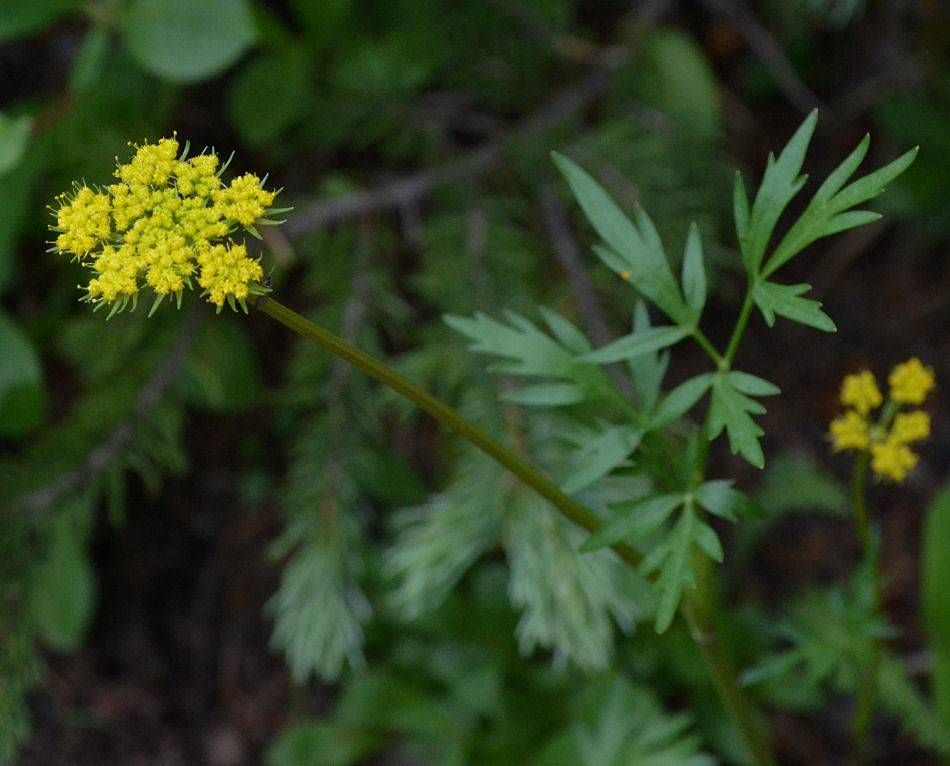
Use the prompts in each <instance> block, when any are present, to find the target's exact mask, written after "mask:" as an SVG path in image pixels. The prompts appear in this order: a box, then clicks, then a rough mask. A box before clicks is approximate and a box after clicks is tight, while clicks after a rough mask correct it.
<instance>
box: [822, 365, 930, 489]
mask: <svg viewBox="0 0 950 766" xmlns="http://www.w3.org/2000/svg"><path fill="white" fill-rule="evenodd" d="M887 382H888V385H889V386H890V391H889V396H888V403H887V404H886V406H885V407H884V409H883V410H882V412H881V416H880V418H879V419H878V421H877V422H876V423H871V421H870V420H869V419H868V414H869V413H870V412H871V410H874V409H877V408H878V407H880V406H881V404H882V403H883V402H884V397H883V396H882V395H881V392H880V390H879V389H878V387H877V381H876V380H875V379H874V375H873V374H871V373H870V372H869V371H867V370H865V371H863V372H860V373H857V374H855V375H848V376H847V377H845V379H844V382H843V384H842V386H841V403H842V404H843V405H845V406H846V407H848V408H849V409H847V410H845V412H844V414H843V415H839V416H838V417H837V418H835V419H834V420H833V421H832V423H831V426H830V428H829V432H830V435H831V443H832V445H833V446H834V449H835V450H846V449H853V450H858V451H859V452H870V455H871V468H872V469H873V470H874V472H875V473H876V474H877V475H878V476H879V477H882V478H887V479H892V480H894V481H903V480H904V479H905V478H906V477H907V472H908V471H910V470H911V469H912V468H913V467H914V466H915V465H917V455H916V454H915V453H914V452H913V450H911V449H910V447H909V446H908V445H910V444H912V443H913V442H916V441H921V440H922V439H926V438H927V437H928V436H930V416H929V415H928V414H927V413H926V412H924V411H923V410H913V411H912V412H898V409H899V408H900V407H901V405H904V404H921V403H922V402H923V401H924V399H926V398H927V394H928V393H929V392H930V390H931V389H932V388H933V387H934V385H935V378H934V371H933V368H932V367H924V365H923V364H921V362H920V360H919V359H917V358H916V357H915V358H913V359H909V360H908V361H906V362H904V363H902V364H898V365H897V366H896V367H894V369H893V370H892V371H891V374H890V375H889V376H888V379H887Z"/></svg>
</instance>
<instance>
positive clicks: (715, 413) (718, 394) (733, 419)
mask: <svg viewBox="0 0 950 766" xmlns="http://www.w3.org/2000/svg"><path fill="white" fill-rule="evenodd" d="M763 412H765V407H763V406H762V405H761V404H759V403H758V402H756V401H755V400H753V399H749V398H748V397H747V396H745V395H743V394H741V393H739V392H738V391H737V390H736V389H735V388H734V387H733V386H732V385H731V384H730V383H728V382H727V381H726V380H725V379H723V378H718V379H717V380H716V382H715V383H713V389H712V404H711V406H710V410H709V433H708V437H709V439H710V440H712V439H715V438H716V437H717V436H718V435H719V434H720V433H721V432H722V429H723V428H725V429H726V433H727V434H728V435H729V448H730V449H731V450H732V452H733V453H737V452H738V453H739V454H741V455H742V456H743V457H744V458H745V459H746V460H748V461H749V462H750V463H751V464H752V465H754V466H755V467H756V468H761V467H762V466H763V465H765V455H763V454H762V447H761V445H760V444H759V437H760V436H762V434H763V433H764V431H763V430H762V429H761V428H760V427H759V426H758V425H756V423H755V421H754V420H752V418H751V417H750V413H751V414H755V415H760V414H762V413H763Z"/></svg>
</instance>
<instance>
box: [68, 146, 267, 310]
mask: <svg viewBox="0 0 950 766" xmlns="http://www.w3.org/2000/svg"><path fill="white" fill-rule="evenodd" d="M186 154H187V147H186V149H185V151H184V152H182V153H181V156H180V157H179V145H178V141H177V140H176V139H175V138H163V139H162V140H160V141H159V142H158V143H157V144H149V143H145V145H143V146H136V152H135V156H134V157H133V158H132V160H131V161H130V162H129V163H127V164H124V165H123V164H119V163H118V159H117V160H116V164H117V168H116V171H115V177H116V178H117V179H118V181H119V183H115V184H111V185H109V186H106V187H103V188H101V189H94V188H90V187H88V186H86V185H85V184H83V185H78V184H77V185H76V186H75V189H74V192H73V193H72V194H63V195H61V196H60V197H58V198H57V199H58V201H59V208H58V209H57V210H56V211H55V215H56V225H55V226H51V227H50V228H51V229H52V230H53V231H55V232H57V233H58V236H57V237H56V240H55V242H54V243H52V244H53V245H54V247H53V249H54V250H58V251H60V252H63V253H71V254H72V255H73V256H74V257H75V259H76V260H78V261H79V262H80V263H81V264H82V265H83V266H86V267H87V268H90V269H91V270H92V271H94V272H95V276H94V277H92V278H91V279H90V280H89V284H87V285H86V286H85V287H81V289H84V290H85V291H86V295H85V296H84V300H88V301H91V302H92V303H95V304H99V305H101V304H103V303H112V304H114V305H113V308H112V312H113V313H115V311H117V310H119V311H121V310H122V309H123V308H125V306H126V305H127V304H128V303H129V302H130V301H131V303H132V304H133V306H134V305H135V303H136V301H137V298H138V294H139V291H140V290H141V289H142V287H144V286H148V287H150V288H151V289H152V291H153V292H154V293H155V294H156V299H155V304H154V305H153V307H152V309H153V310H154V309H155V307H157V306H158V304H159V303H160V302H161V300H162V299H163V298H164V297H165V296H166V295H173V296H175V297H176V299H177V301H178V304H179V305H181V297H182V290H183V289H184V288H185V287H186V286H187V287H189V288H191V286H192V282H191V280H192V277H193V276H194V277H195V278H196V279H197V282H198V284H199V285H200V286H201V287H203V288H204V293H202V294H203V295H206V296H207V298H208V301H209V302H211V303H214V304H215V305H217V306H218V310H220V309H221V307H222V306H223V305H224V303H225V301H227V302H228V303H229V305H231V307H232V308H234V301H235V300H237V301H238V302H241V303H242V305H243V301H244V299H245V298H247V296H248V295H251V294H261V293H263V292H266V288H264V287H263V286H262V285H261V284H260V283H261V281H262V280H263V277H264V273H263V270H262V268H261V265H260V263H259V262H258V261H257V260H255V259H253V258H251V257H250V256H248V254H247V248H246V247H245V246H244V245H243V244H235V243H234V242H232V241H230V240H226V238H227V237H229V235H231V234H232V233H234V232H235V231H236V230H237V229H239V228H244V229H246V230H247V231H250V232H251V233H252V234H254V235H256V234H257V232H256V231H255V229H254V224H255V223H261V224H267V223H274V222H273V221H269V220H267V219H266V218H265V217H264V216H265V215H266V214H267V212H268V209H269V208H270V206H271V205H272V204H273V202H274V198H275V197H276V195H277V192H272V191H267V190H266V189H264V188H263V184H262V182H261V180H260V179H259V178H258V177H257V176H256V175H254V174H252V173H245V174H244V175H242V176H240V177H238V178H235V179H234V180H233V181H231V184H230V185H229V186H225V185H224V184H223V183H222V181H221V178H220V176H221V173H222V172H223V170H224V168H220V169H219V168H218V156H217V155H216V154H214V153H213V152H212V153H208V154H201V155H199V156H197V157H192V158H190V159H186ZM271 212H275V211H271ZM97 307H98V306H97ZM110 316H111V314H110Z"/></svg>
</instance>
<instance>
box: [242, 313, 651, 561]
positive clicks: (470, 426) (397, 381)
mask: <svg viewBox="0 0 950 766" xmlns="http://www.w3.org/2000/svg"><path fill="white" fill-rule="evenodd" d="M248 303H253V305H254V306H256V308H257V309H258V310H259V311H261V312H263V313H264V314H267V315H268V316H269V317H271V318H273V319H276V320H277V321H278V322H280V323H281V324H283V325H285V326H286V327H288V328H290V329H291V330H293V331H294V332H296V333H298V334H299V335H302V336H303V337H305V338H309V339H310V340H312V341H314V342H315V343H317V344H318V345H320V346H322V347H323V348H325V349H326V350H327V351H329V352H330V353H332V354H335V355H336V356H338V357H340V358H341V359H343V360H345V361H347V362H349V363H350V364H352V365H353V366H354V367H356V368H357V369H358V370H360V371H361V372H364V373H366V374H367V375H369V376H370V377H371V378H375V379H376V380H378V381H379V382H380V383H383V384H385V385H387V386H389V388H391V389H392V390H393V391H395V392H396V393H397V394H401V395H402V396H404V397H406V399H408V400H409V401H411V402H412V403H413V404H415V405H417V406H418V407H419V408H420V409H422V410H425V411H426V412H428V413H429V414H430V415H432V416H433V417H434V418H435V419H436V420H438V421H439V422H441V423H442V424H443V425H445V426H446V427H447V428H449V429H451V430H452V431H454V432H455V433H457V434H459V435H460V436H462V437H464V438H466V439H468V440H469V441H470V442H471V443H472V444H474V445H475V446H476V447H478V448H479V449H480V450H482V451H483V452H484V453H485V454H487V455H489V456H490V457H492V458H494V459H495V460H496V461H497V462H498V463H499V464H501V465H502V466H504V467H505V468H507V469H508V470H509V471H511V472H512V473H513V474H514V475H515V476H517V477H518V478H519V479H521V480H522V481H523V482H524V483H525V484H527V485H528V486H529V487H531V488H532V489H533V490H534V491H535V492H537V493H538V494H539V495H541V497H543V498H544V499H546V500H548V501H549V502H550V503H552V504H553V505H554V506H555V507H556V508H557V509H558V510H559V511H560V512H561V513H563V514H564V515H565V516H566V517H567V518H569V519H570V520H571V521H573V522H574V523H575V524H578V525H579V526H581V527H583V528H584V529H586V530H588V531H589V532H594V531H596V530H597V529H598V528H599V527H600V526H601V521H600V519H599V518H598V517H597V515H596V514H595V513H594V512H593V511H592V510H590V509H589V508H587V507H586V506H584V505H582V504H581V503H578V502H577V501H576V500H575V499H574V498H572V497H570V496H569V495H566V494H565V493H564V492H562V491H561V490H560V489H559V488H558V487H557V485H556V484H554V483H553V482H552V481H551V480H550V479H548V478H547V477H546V476H544V474H542V473H541V472H540V471H538V470H537V469H536V468H534V467H532V466H530V465H528V464H527V463H526V462H525V461H524V460H522V459H521V458H519V457H518V456H517V455H515V454H514V453H513V452H511V450H509V449H507V448H506V447H504V446H502V445H501V444H500V443H499V442H498V441H497V440H495V439H494V438H492V437H491V436H489V435H488V434H487V433H485V431H483V430H482V429H481V428H479V427H478V426H476V425H475V424H474V423H472V422H471V421H470V420H468V419H466V418H464V417H462V416H461V415H459V414H458V412H456V411H455V410H454V409H452V408H451V407H449V406H448V405H446V404H443V403H442V402H441V401H439V400H438V399H436V398H435V397H434V396H432V394H430V393H428V392H427V391H425V390H423V389H422V388H420V387H419V386H417V385H416V384H415V383H412V382H411V381H409V380H407V379H406V378H404V377H403V376H402V375H400V374H399V373H397V372H394V371H393V370H391V369H390V368H389V367H387V366H386V365H385V364H382V363H381V362H379V361H377V360H376V359H374V358H373V357H371V356H370V355H369V354H367V353H365V352H363V351H360V350H359V349H358V348H356V347H355V346H351V345H350V344H349V343H347V342H346V341H344V340H342V339H341V338H338V337H337V336H336V335H334V334H333V333H331V332H328V331H326V330H324V329H323V328H322V327H319V326H318V325H316V324H314V323H313V322H311V321H310V320H308V319H305V318H304V317H302V316H301V315H300V314H298V313H297V312H295V311H291V310H290V309H289V308H287V307H286V306H284V305H283V304H281V303H278V302H277V301H275V300H274V299H273V298H269V297H268V296H266V295H263V296H258V297H257V298H256V299H253V300H252V299H251V298H249V299H248ZM621 548H629V546H621ZM617 552H618V553H621V551H620V550H618V551H617ZM622 557H623V558H624V559H625V560H629V562H630V563H632V564H634V565H637V564H639V563H640V560H641V557H640V556H639V554H637V552H636V551H634V550H633V549H632V548H629V550H625V551H624V553H623V554H622Z"/></svg>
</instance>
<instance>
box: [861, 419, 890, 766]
mask: <svg viewBox="0 0 950 766" xmlns="http://www.w3.org/2000/svg"><path fill="white" fill-rule="evenodd" d="M887 409H888V408H886V409H885V412H884V413H883V415H882V422H887V423H889V420H890V419H893V412H888V411H887ZM885 427H886V426H885ZM870 462H871V455H870V453H869V452H863V453H861V456H860V457H859V458H858V461H857V463H855V466H854V474H853V476H852V477H851V504H852V506H853V507H854V524H855V526H856V527H857V532H858V539H859V540H860V542H861V551H862V554H863V556H864V558H865V559H874V558H875V557H876V555H877V547H876V543H875V540H874V539H873V533H872V531H871V524H870V521H869V516H868V503H867V476H868V466H869V464H870ZM869 564H870V565H871V566H872V567H873V570H872V577H873V578H874V601H875V605H876V608H877V609H878V610H880V609H881V603H882V602H881V574H880V569H879V567H878V563H877V562H876V561H873V560H872V561H870V562H869ZM877 643H878V644H879V642H877ZM875 648H876V649H879V648H880V647H879V645H878V646H876V647H875ZM877 666H878V662H877V652H875V656H874V658H873V660H872V661H871V662H869V663H868V664H867V666H866V667H864V668H862V669H861V678H860V679H859V681H858V688H857V699H856V701H855V706H854V716H853V719H852V722H851V723H852V729H853V731H854V744H855V763H856V764H857V765H858V766H864V764H867V763H870V745H871V725H872V723H873V722H874V711H875V709H876V708H877V704H878V687H877V670H878V667H877Z"/></svg>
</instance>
